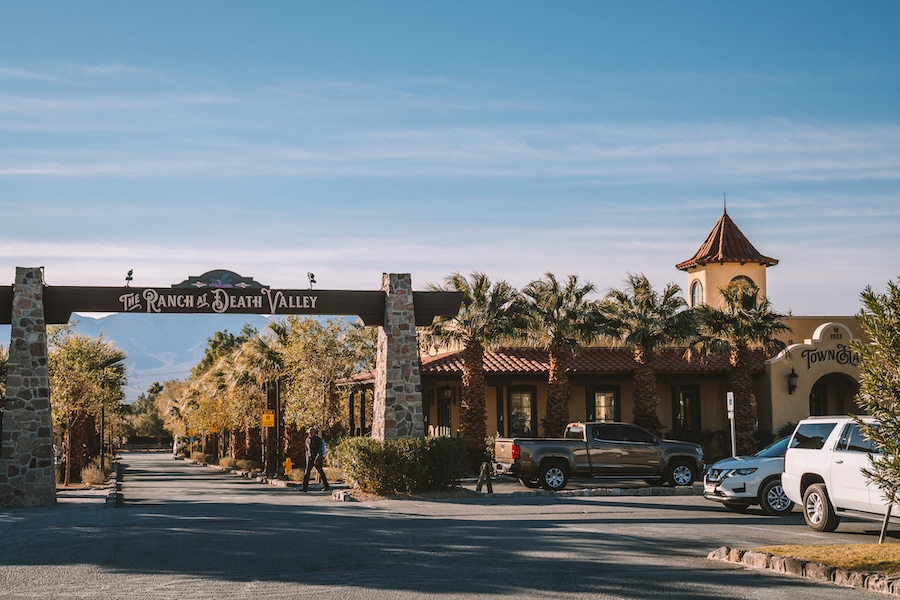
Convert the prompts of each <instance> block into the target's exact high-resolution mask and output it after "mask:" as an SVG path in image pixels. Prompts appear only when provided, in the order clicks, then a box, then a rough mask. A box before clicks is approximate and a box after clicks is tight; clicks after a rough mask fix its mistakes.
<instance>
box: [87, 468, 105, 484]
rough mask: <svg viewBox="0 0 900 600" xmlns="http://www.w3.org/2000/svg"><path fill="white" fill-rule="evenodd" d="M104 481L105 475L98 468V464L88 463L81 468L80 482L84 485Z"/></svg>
mask: <svg viewBox="0 0 900 600" xmlns="http://www.w3.org/2000/svg"><path fill="white" fill-rule="evenodd" d="M104 482H106V475H104V473H103V471H102V470H100V467H99V465H93V464H91V465H88V466H86V467H85V468H83V469H81V483H84V484H86V485H102V484H103V483H104Z"/></svg>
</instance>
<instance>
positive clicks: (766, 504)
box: [759, 477, 794, 517]
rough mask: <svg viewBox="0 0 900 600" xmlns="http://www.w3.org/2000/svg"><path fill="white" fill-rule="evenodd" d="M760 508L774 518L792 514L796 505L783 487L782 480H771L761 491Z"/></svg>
mask: <svg viewBox="0 0 900 600" xmlns="http://www.w3.org/2000/svg"><path fill="white" fill-rule="evenodd" d="M759 506H760V507H761V508H762V509H763V512H764V513H766V514H767V515H771V516H773V517H783V516H785V515H789V514H791V512H792V511H793V510H794V503H793V502H791V500H790V498H788V497H787V496H786V495H785V493H784V488H783V487H781V478H780V477H778V478H776V479H770V480H769V481H767V482H766V483H764V484H763V486H762V488H761V489H760V490H759Z"/></svg>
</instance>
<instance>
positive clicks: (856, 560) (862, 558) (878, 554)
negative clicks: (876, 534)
mask: <svg viewBox="0 0 900 600" xmlns="http://www.w3.org/2000/svg"><path fill="white" fill-rule="evenodd" d="M755 550H757V551H759V552H768V553H769V554H775V555H777V556H793V557H795V558H800V559H803V560H808V561H812V562H818V563H822V564H826V565H830V566H832V567H837V568H839V569H847V570H849V571H876V572H878V573H883V574H885V575H898V574H900V544H896V543H895V544H891V543H887V544H837V545H832V546H800V545H797V546H767V547H765V548H755Z"/></svg>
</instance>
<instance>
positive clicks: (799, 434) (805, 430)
mask: <svg viewBox="0 0 900 600" xmlns="http://www.w3.org/2000/svg"><path fill="white" fill-rule="evenodd" d="M836 426H837V423H801V424H800V425H799V426H798V427H797V431H795V432H794V436H793V437H792V438H791V448H803V449H806V450H821V449H822V446H824V445H825V440H826V439H827V438H828V436H829V435H831V432H832V431H834V428H835V427H836Z"/></svg>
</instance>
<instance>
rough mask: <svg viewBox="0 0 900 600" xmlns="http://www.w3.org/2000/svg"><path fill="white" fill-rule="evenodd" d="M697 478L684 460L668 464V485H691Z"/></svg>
mask: <svg viewBox="0 0 900 600" xmlns="http://www.w3.org/2000/svg"><path fill="white" fill-rule="evenodd" d="M696 478H697V474H696V473H694V469H693V467H691V465H689V464H688V463H686V462H684V461H677V462H674V463H672V464H671V465H670V466H669V472H668V474H667V475H666V481H667V482H668V483H669V485H672V486H676V485H691V484H693V483H694V480H695V479H696Z"/></svg>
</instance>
